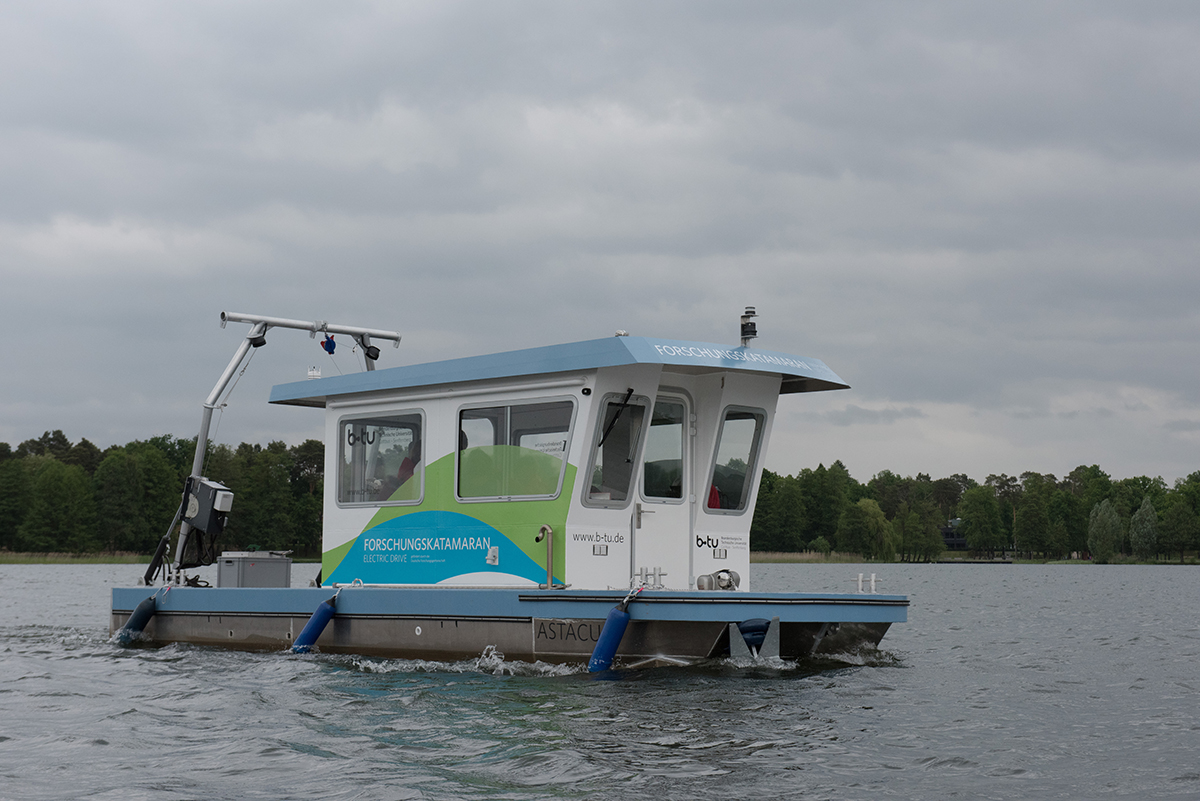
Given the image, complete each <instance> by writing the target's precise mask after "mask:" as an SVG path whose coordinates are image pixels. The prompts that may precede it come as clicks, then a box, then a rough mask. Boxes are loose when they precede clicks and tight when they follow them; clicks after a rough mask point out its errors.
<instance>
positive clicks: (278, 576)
mask: <svg viewBox="0 0 1200 801" xmlns="http://www.w3.org/2000/svg"><path fill="white" fill-rule="evenodd" d="M290 553H291V551H226V552H225V553H223V554H221V559H220V560H219V562H218V565H217V586H218V587H290V586H292V558H291V557H290V556H288V554H290Z"/></svg>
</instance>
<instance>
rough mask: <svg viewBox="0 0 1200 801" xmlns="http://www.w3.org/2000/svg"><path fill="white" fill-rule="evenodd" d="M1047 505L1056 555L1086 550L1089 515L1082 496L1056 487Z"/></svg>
mask: <svg viewBox="0 0 1200 801" xmlns="http://www.w3.org/2000/svg"><path fill="white" fill-rule="evenodd" d="M1065 483H1066V482H1065V481H1064V484H1065ZM1097 503H1099V501H1097ZM1046 506H1047V511H1048V513H1049V515H1050V531H1051V542H1052V546H1051V549H1052V551H1054V553H1055V555H1062V554H1064V553H1070V552H1073V551H1079V552H1083V551H1086V550H1087V528H1088V515H1087V511H1086V509H1087V507H1084V505H1083V500H1082V498H1081V497H1080V496H1078V495H1076V494H1074V493H1073V492H1072V491H1071V490H1070V489H1068V488H1061V487H1060V488H1055V490H1054V491H1053V492H1052V493H1051V494H1050V500H1049V502H1048V503H1047V504H1046Z"/></svg>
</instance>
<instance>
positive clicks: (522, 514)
mask: <svg viewBox="0 0 1200 801" xmlns="http://www.w3.org/2000/svg"><path fill="white" fill-rule="evenodd" d="M473 455H475V456H478V457H486V458H487V459H488V462H487V464H489V465H490V464H503V465H505V466H506V467H507V468H508V469H506V470H505V471H504V472H501V471H500V470H496V471H494V474H493V475H491V476H489V475H488V473H487V472H486V470H478V469H476V470H473V471H472V474H471V476H470V478H471V479H472V481H473V483H472V484H471V486H470V487H468V488H467V489H466V491H472V490H473V489H475V488H480V487H485V486H486V487H488V488H495V487H496V486H497V485H498V483H499V482H503V486H504V488H506V489H508V490H509V491H510V492H512V493H513V494H516V492H517V491H519V490H521V489H523V488H534V487H536V488H537V491H538V492H550V491H553V487H554V485H555V484H556V483H557V474H558V469H559V466H560V465H561V464H562V462H561V460H559V459H558V458H557V457H555V456H551V455H548V454H544V453H540V452H538V451H533V450H530V449H528V448H518V447H515V446H504V445H499V446H488V447H484V448H469V449H468V450H467V451H466V452H464V455H463V458H464V464H467V463H468V462H469V460H470V457H472V456H473ZM474 461H475V462H476V463H477V464H478V463H480V462H482V461H483V458H476V459H474ZM514 464H515V465H517V466H518V467H519V468H520V469H519V471H513V470H512V469H511V466H512V465H514ZM454 467H455V459H454V454H450V455H447V456H444V457H442V458H441V459H438V460H437V461H435V462H433V463H432V464H430V465H428V466H427V467H426V468H425V498H424V500H423V501H422V503H420V504H419V505H416V506H387V507H382V508H380V509H379V511H378V512H376V513H375V515H374V516H372V518H371V521H370V522H369V523H368V524H367V526H366V527H365V528H364V529H363V531H362V533H361V534H359V536H358V537H356V538H355V539H353V540H351V541H349V542H346V543H344V544H342V545H340V546H338V547H336V548H333V549H331V550H329V551H326V552H325V554H324V555H323V557H322V559H321V562H322V565H321V567H322V575H324V576H325V577H326V578H325V580H326V582H331V581H338V582H341V581H352V580H353V579H354V578H363V580H364V581H368V579H367V578H366V576H367V575H369V576H370V577H371V578H370V581H369V582H368V583H372V582H374V583H389V584H414V583H436V581H438V580H444V579H445V578H450V577H452V575H454V573H453V571H454V570H459V571H461V572H464V573H471V572H502V573H508V574H510V575H518V576H521V577H522V578H527V579H532V580H538V581H545V570H546V543H545V541H543V542H535V539H536V538H537V535H538V532H539V531H540V530H541V527H542V526H544V525H548V526H550V527H551V528H552V529H553V530H554V539H555V543H554V544H555V547H554V571H553V572H554V577H555V579H556V580H559V581H565V580H566V576H565V575H564V574H565V550H566V548H565V544H566V540H565V536H564V532H565V529H566V522H567V512H568V510H569V509H570V505H571V495H572V492H573V491H574V487H575V474H576V468H575V466H574V465H572V464H570V463H568V464H567V465H566V471H565V475H564V476H563V486H562V491H561V492H559V494H558V497H556V498H553V499H546V500H513V501H502V500H490V499H489V500H480V501H468V502H462V501H459V500H458V499H457V498H455V496H454ZM497 474H498V475H497ZM517 476H521V477H522V480H521V481H518V480H517ZM550 476H553V478H554V481H553V482H551V480H550V478H549V477H550ZM464 479H466V477H464ZM464 483H467V482H466V481H465V480H464ZM402 490H403V487H401V489H400V490H398V492H400V491H402ZM430 512H434V513H442V514H434V515H428V514H423V513H430ZM413 515H416V516H417V517H414V518H412V521H411V525H410V524H409V523H408V522H407V521H405V520H403V519H401V518H407V517H410V516H413ZM455 520H459V521H461V522H460V523H455V522H454V521H455ZM435 521H436V522H435ZM431 526H432V528H431ZM488 529H491V530H494V533H493V532H492V531H489V530H488ZM398 531H411V532H413V533H418V532H419V533H420V534H421V536H419V537H406V538H403V539H401V540H397V539H396V537H395V532H398ZM485 539H486V540H487V545H488V546H489V547H498V548H499V549H500V553H499V555H500V564H499V565H498V566H496V567H491V566H489V565H487V563H486V562H485V561H484V556H486V551H485V550H480V551H479V553H477V554H474V555H473V556H472V561H471V564H472V565H476V567H475V569H470V568H468V567H466V565H465V564H460V563H459V561H458V560H457V559H449V560H448V561H445V562H444V563H442V566H441V567H440V568H438V569H439V570H440V571H441V572H442V573H445V572H447V571H450V572H449V574H447V575H441V573H438V574H437V575H438V576H440V577H439V578H437V579H436V580H432V577H433V576H434V575H435V574H434V573H433V572H431V571H432V570H434V568H432V567H431V566H430V564H429V561H430V556H429V555H428V554H423V555H422V556H420V557H418V558H420V559H422V560H424V561H422V562H420V563H419V566H418V563H415V562H412V561H406V560H407V559H409V558H412V557H404V558H402V557H401V555H400V554H399V553H398V552H397V553H395V554H384V553H377V552H376V549H378V548H380V547H382V546H381V545H380V543H381V542H384V543H388V547H400V546H405V547H408V546H414V547H417V548H421V549H423V550H429V549H430V548H433V549H434V550H439V551H440V549H441V548H442V546H458V545H462V546H464V549H465V552H466V553H473V552H474V551H475V550H477V546H478V545H482V542H483V540H485ZM467 546H470V547H469V548H467ZM510 549H515V550H513V551H511V553H509V554H506V553H505V552H506V551H509V550H510ZM518 552H519V553H518ZM476 557H477V558H476ZM364 559H371V560H376V561H372V562H371V563H370V565H371V566H370V567H360V561H361V560H364ZM350 562H353V563H354V567H353V568H351V566H350ZM343 563H346V564H345V568H343ZM531 568H532V572H533V573H535V574H536V573H538V571H540V576H538V575H529V573H530V572H531ZM351 572H352V573H355V574H361V575H354V576H350V577H349V578H347V577H346V576H349V573H351ZM343 573H345V574H346V576H343V575H341V574H343ZM384 576H386V577H384Z"/></svg>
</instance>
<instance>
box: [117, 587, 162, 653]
mask: <svg viewBox="0 0 1200 801" xmlns="http://www.w3.org/2000/svg"><path fill="white" fill-rule="evenodd" d="M157 598H158V593H157V592H156V593H154V594H153V595H151V596H150V597H149V598H147V599H146V600H144V601H142V602H141V603H140V604H138V605H137V608H136V609H134V610H133V614H132V615H130V616H129V620H126V621H125V625H124V626H122V627H121V628H120V630H119V631H118V632H117V642H118V643H120V644H121V645H132V644H133V643H134V642H135V641H137V639H138V638H139V637H141V636H142V631H143V630H144V629H145V628H146V624H147V623H149V622H150V618H152V617H154V613H155V612H157V611H158V601H157Z"/></svg>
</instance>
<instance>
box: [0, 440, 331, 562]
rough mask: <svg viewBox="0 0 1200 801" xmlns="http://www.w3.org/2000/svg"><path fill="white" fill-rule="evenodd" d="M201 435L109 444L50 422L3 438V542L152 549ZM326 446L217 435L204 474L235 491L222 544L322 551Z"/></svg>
mask: <svg viewBox="0 0 1200 801" xmlns="http://www.w3.org/2000/svg"><path fill="white" fill-rule="evenodd" d="M195 450H196V438H195V437H193V438H192V439H190V440H188V439H178V438H176V437H172V436H170V435H164V436H159V437H153V438H151V439H148V440H135V441H133V442H130V443H127V444H125V445H120V446H118V445H114V446H112V447H110V448H107V449H105V450H100V448H98V447H97V446H95V445H94V444H92V443H91V442H89V441H88V440H86V439H82V440H80V441H79V442H77V443H74V444H72V443H71V441H70V440H69V439H67V437H66V436H65V435H64V434H63V432H62V431H47V432H46V433H45V434H43V435H42V436H41V437H39V438H38V439H31V440H26V441H25V442H22V443H21V444H20V445H18V446H17V447H16V448H13V447H12V446H11V445H9V444H8V443H4V442H0V549H5V550H10V551H28V552H35V553H48V552H56V553H76V554H81V553H95V552H110V553H115V552H134V553H153V551H154V549H155V548H156V547H157V545H158V541H159V539H160V538H161V537H162V535H163V534H164V533H166V530H167V527H168V526H170V525H171V521H172V520H173V519H174V517H175V511H176V510H177V509H178V508H179V502H180V496H181V493H182V492H183V482H184V479H185V478H186V477H187V476H188V475H189V474H190V473H191V470H192V459H193V456H194V454H195ZM324 459H325V446H324V444H323V443H321V442H319V441H317V440H308V441H306V442H303V443H301V444H300V445H296V446H294V447H288V446H287V445H285V444H284V443H282V442H272V443H271V444H269V445H267V446H266V447H263V446H261V445H250V444H247V443H242V444H241V445H238V446H237V447H236V448H231V447H230V446H228V445H211V446H210V447H209V449H208V456H207V459H206V461H205V467H204V474H205V475H206V476H208V477H209V478H211V479H213V480H214V481H219V482H221V483H222V484H224V485H225V486H227V487H229V488H230V489H232V490H233V491H234V494H235V497H236V502H235V511H234V512H233V513H231V514H230V516H229V520H228V523H227V525H226V527H225V532H224V533H223V534H222V536H221V545H222V547H224V548H226V549H228V550H244V549H247V548H251V547H256V548H259V549H264V550H267V549H276V550H291V551H293V552H294V553H295V555H296V556H301V557H314V556H319V555H320V553H321V492H322V473H323V470H324Z"/></svg>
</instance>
